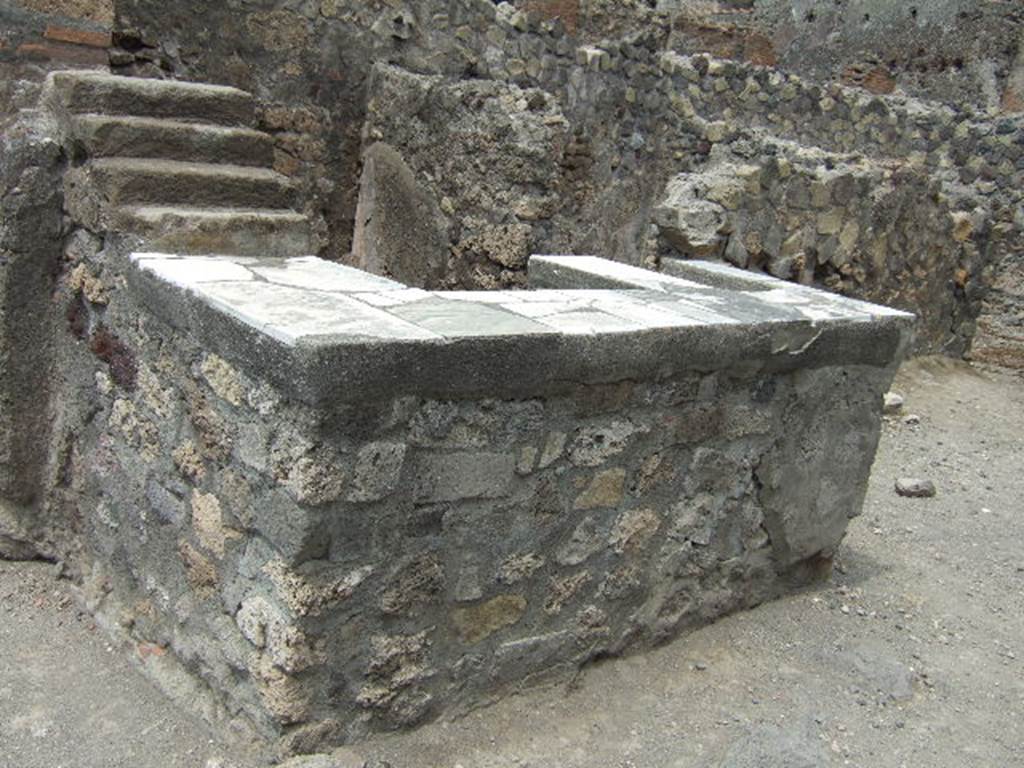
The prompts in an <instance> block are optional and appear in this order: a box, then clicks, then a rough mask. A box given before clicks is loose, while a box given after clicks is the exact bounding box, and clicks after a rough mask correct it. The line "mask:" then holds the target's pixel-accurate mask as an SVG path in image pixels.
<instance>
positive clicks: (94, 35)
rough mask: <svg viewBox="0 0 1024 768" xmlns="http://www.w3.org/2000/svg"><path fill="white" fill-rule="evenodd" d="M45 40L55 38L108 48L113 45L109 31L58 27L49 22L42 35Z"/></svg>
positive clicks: (56, 39) (61, 41) (64, 41)
mask: <svg viewBox="0 0 1024 768" xmlns="http://www.w3.org/2000/svg"><path fill="white" fill-rule="evenodd" d="M43 36H44V37H45V38H46V39H47V40H55V41H57V42H60V43H72V44H74V45H84V46H87V47H90V48H109V47H110V46H111V45H113V41H112V40H111V38H110V32H109V31H108V32H96V31H94V30H91V29H75V28H73V27H58V26H56V25H54V24H50V25H49V26H48V27H47V28H46V33H45V34H44V35H43Z"/></svg>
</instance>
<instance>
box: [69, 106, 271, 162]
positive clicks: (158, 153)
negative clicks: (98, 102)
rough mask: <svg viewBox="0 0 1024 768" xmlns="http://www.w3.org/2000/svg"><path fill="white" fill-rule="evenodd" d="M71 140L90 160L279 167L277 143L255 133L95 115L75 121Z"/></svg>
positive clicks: (75, 118)
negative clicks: (141, 159)
mask: <svg viewBox="0 0 1024 768" xmlns="http://www.w3.org/2000/svg"><path fill="white" fill-rule="evenodd" d="M71 138H72V140H73V141H74V143H75V144H76V146H79V147H81V148H82V149H83V150H84V152H85V154H86V155H88V156H90V157H149V158H156V159H163V160H189V161H192V162H199V163H226V164H230V165H250V166H268V167H269V166H271V165H273V162H274V140H273V138H271V137H270V136H269V135H267V134H266V133H262V132H260V131H256V130H253V129H251V128H236V127H230V126H222V125H209V124H206V123H187V122H180V121H177V120H164V119H160V118H153V117H124V116H120V115H95V114H90V115H77V116H75V117H73V118H72V119H71Z"/></svg>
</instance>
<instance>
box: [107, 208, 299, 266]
mask: <svg viewBox="0 0 1024 768" xmlns="http://www.w3.org/2000/svg"><path fill="white" fill-rule="evenodd" d="M110 224H111V228H112V229H114V230H117V231H120V232H129V233H132V234H137V235H139V236H141V237H143V238H145V240H146V244H147V247H149V248H150V249H152V250H155V251H163V252H168V253H180V254H188V255H203V254H231V255H238V256H304V255H308V254H309V253H310V251H311V249H310V232H309V222H308V220H307V219H306V217H305V216H303V215H302V214H299V213H295V212H294V211H283V210H267V209H251V208H250V209H245V208H193V207H187V206H180V207H169V206H155V205H152V206H125V207H121V208H116V209H114V210H113V212H112V215H111V222H110Z"/></svg>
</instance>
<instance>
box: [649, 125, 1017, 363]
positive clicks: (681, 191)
mask: <svg viewBox="0 0 1024 768" xmlns="http://www.w3.org/2000/svg"><path fill="white" fill-rule="evenodd" d="M771 149H772V150H773V151H771V152H759V153H757V154H756V155H754V156H753V157H750V156H737V155H734V154H729V153H721V156H717V157H716V156H713V157H712V158H711V162H710V163H709V164H708V167H706V168H704V169H702V170H701V171H699V172H694V173H685V174H680V175H679V176H677V177H675V178H674V179H673V180H672V181H671V182H670V183H669V186H668V194H667V195H666V197H665V199H664V200H663V201H662V203H661V204H660V205H659V207H658V208H656V209H655V211H654V220H655V222H656V226H657V229H658V238H659V250H660V254H661V259H662V260H664V259H673V258H704V259H708V258H710V259H724V260H725V261H728V262H729V263H731V264H734V265H736V266H738V267H741V268H743V269H756V270H760V271H764V272H767V273H769V274H772V275H774V276H775V277H779V278H783V279H786V280H795V281H797V282H800V283H803V284H805V285H811V284H817V285H824V286H825V287H827V288H829V289H830V290H833V291H836V292H838V293H842V294H844V295H850V296H857V297H858V298H863V299H867V300H869V301H874V302H877V303H880V304H885V305H890V306H896V305H904V306H910V307H913V309H914V311H915V312H916V313H917V314H918V317H919V323H918V327H917V339H916V345H917V347H918V348H919V349H929V350H941V351H942V352H944V353H946V354H956V355H960V354H963V353H964V352H965V351H966V350H967V349H968V348H969V346H970V340H971V337H972V336H973V335H974V330H975V318H976V317H977V315H978V313H979V311H980V309H981V301H982V299H983V297H984V296H985V291H984V288H983V286H984V284H985V279H986V275H985V270H986V267H988V265H989V264H990V261H991V259H990V250H991V249H993V248H996V247H998V246H999V243H998V234H997V233H994V232H993V222H992V220H991V211H990V209H989V208H988V205H987V202H986V201H985V200H984V199H983V198H973V199H971V198H965V199H960V200H955V201H954V200H950V199H949V198H948V197H947V196H945V195H944V194H943V192H942V185H941V183H940V182H938V181H936V180H935V179H934V178H931V177H930V175H929V174H928V173H927V172H925V171H923V170H922V169H921V168H919V167H915V166H913V165H910V166H906V165H903V164H902V163H891V164H876V163H872V162H869V161H867V160H865V159H863V158H857V159H852V160H851V159H849V158H846V157H844V156H841V155H834V154H829V153H823V152H821V151H820V150H819V151H812V150H808V149H802V148H798V147H794V146H792V145H785V144H782V145H778V144H777V145H774V146H773V147H771ZM717 154H718V153H716V155H717ZM951 287H952V289H951Z"/></svg>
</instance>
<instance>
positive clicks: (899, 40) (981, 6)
mask: <svg viewBox="0 0 1024 768" xmlns="http://www.w3.org/2000/svg"><path fill="white" fill-rule="evenodd" d="M658 8H659V9H661V10H663V11H664V12H666V13H668V14H670V16H671V18H672V29H673V33H672V46H673V48H674V49H676V50H678V51H679V52H681V53H692V52H695V51H706V52H708V53H712V54H714V55H716V56H720V57H726V58H736V59H741V60H746V61H750V62H753V63H757V64H770V65H778V66H779V67H781V68H783V69H786V70H788V71H792V72H795V73H797V74H800V75H802V76H805V77H808V78H809V79H812V80H814V81H816V82H819V83H835V82H841V83H845V84H850V85H857V86H859V87H863V88H866V89H868V90H870V91H871V92H873V93H892V92H894V91H898V92H901V93H905V94H908V95H911V96H915V97H920V98H925V99H929V100H933V101H938V102H943V103H947V104H959V105H963V104H972V105H974V106H976V107H980V108H982V109H994V110H1005V111H1007V112H1020V111H1022V110H1024V100H1022V93H1024V91H1022V87H1024V8H1021V6H1020V4H1018V3H1004V2H985V1H984V0H927V1H926V2H918V3H894V2H889V1H888V0H850V1H848V2H842V3H820V2H808V1H807V0H719V1H718V2H714V1H708V0H659V2H658Z"/></svg>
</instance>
